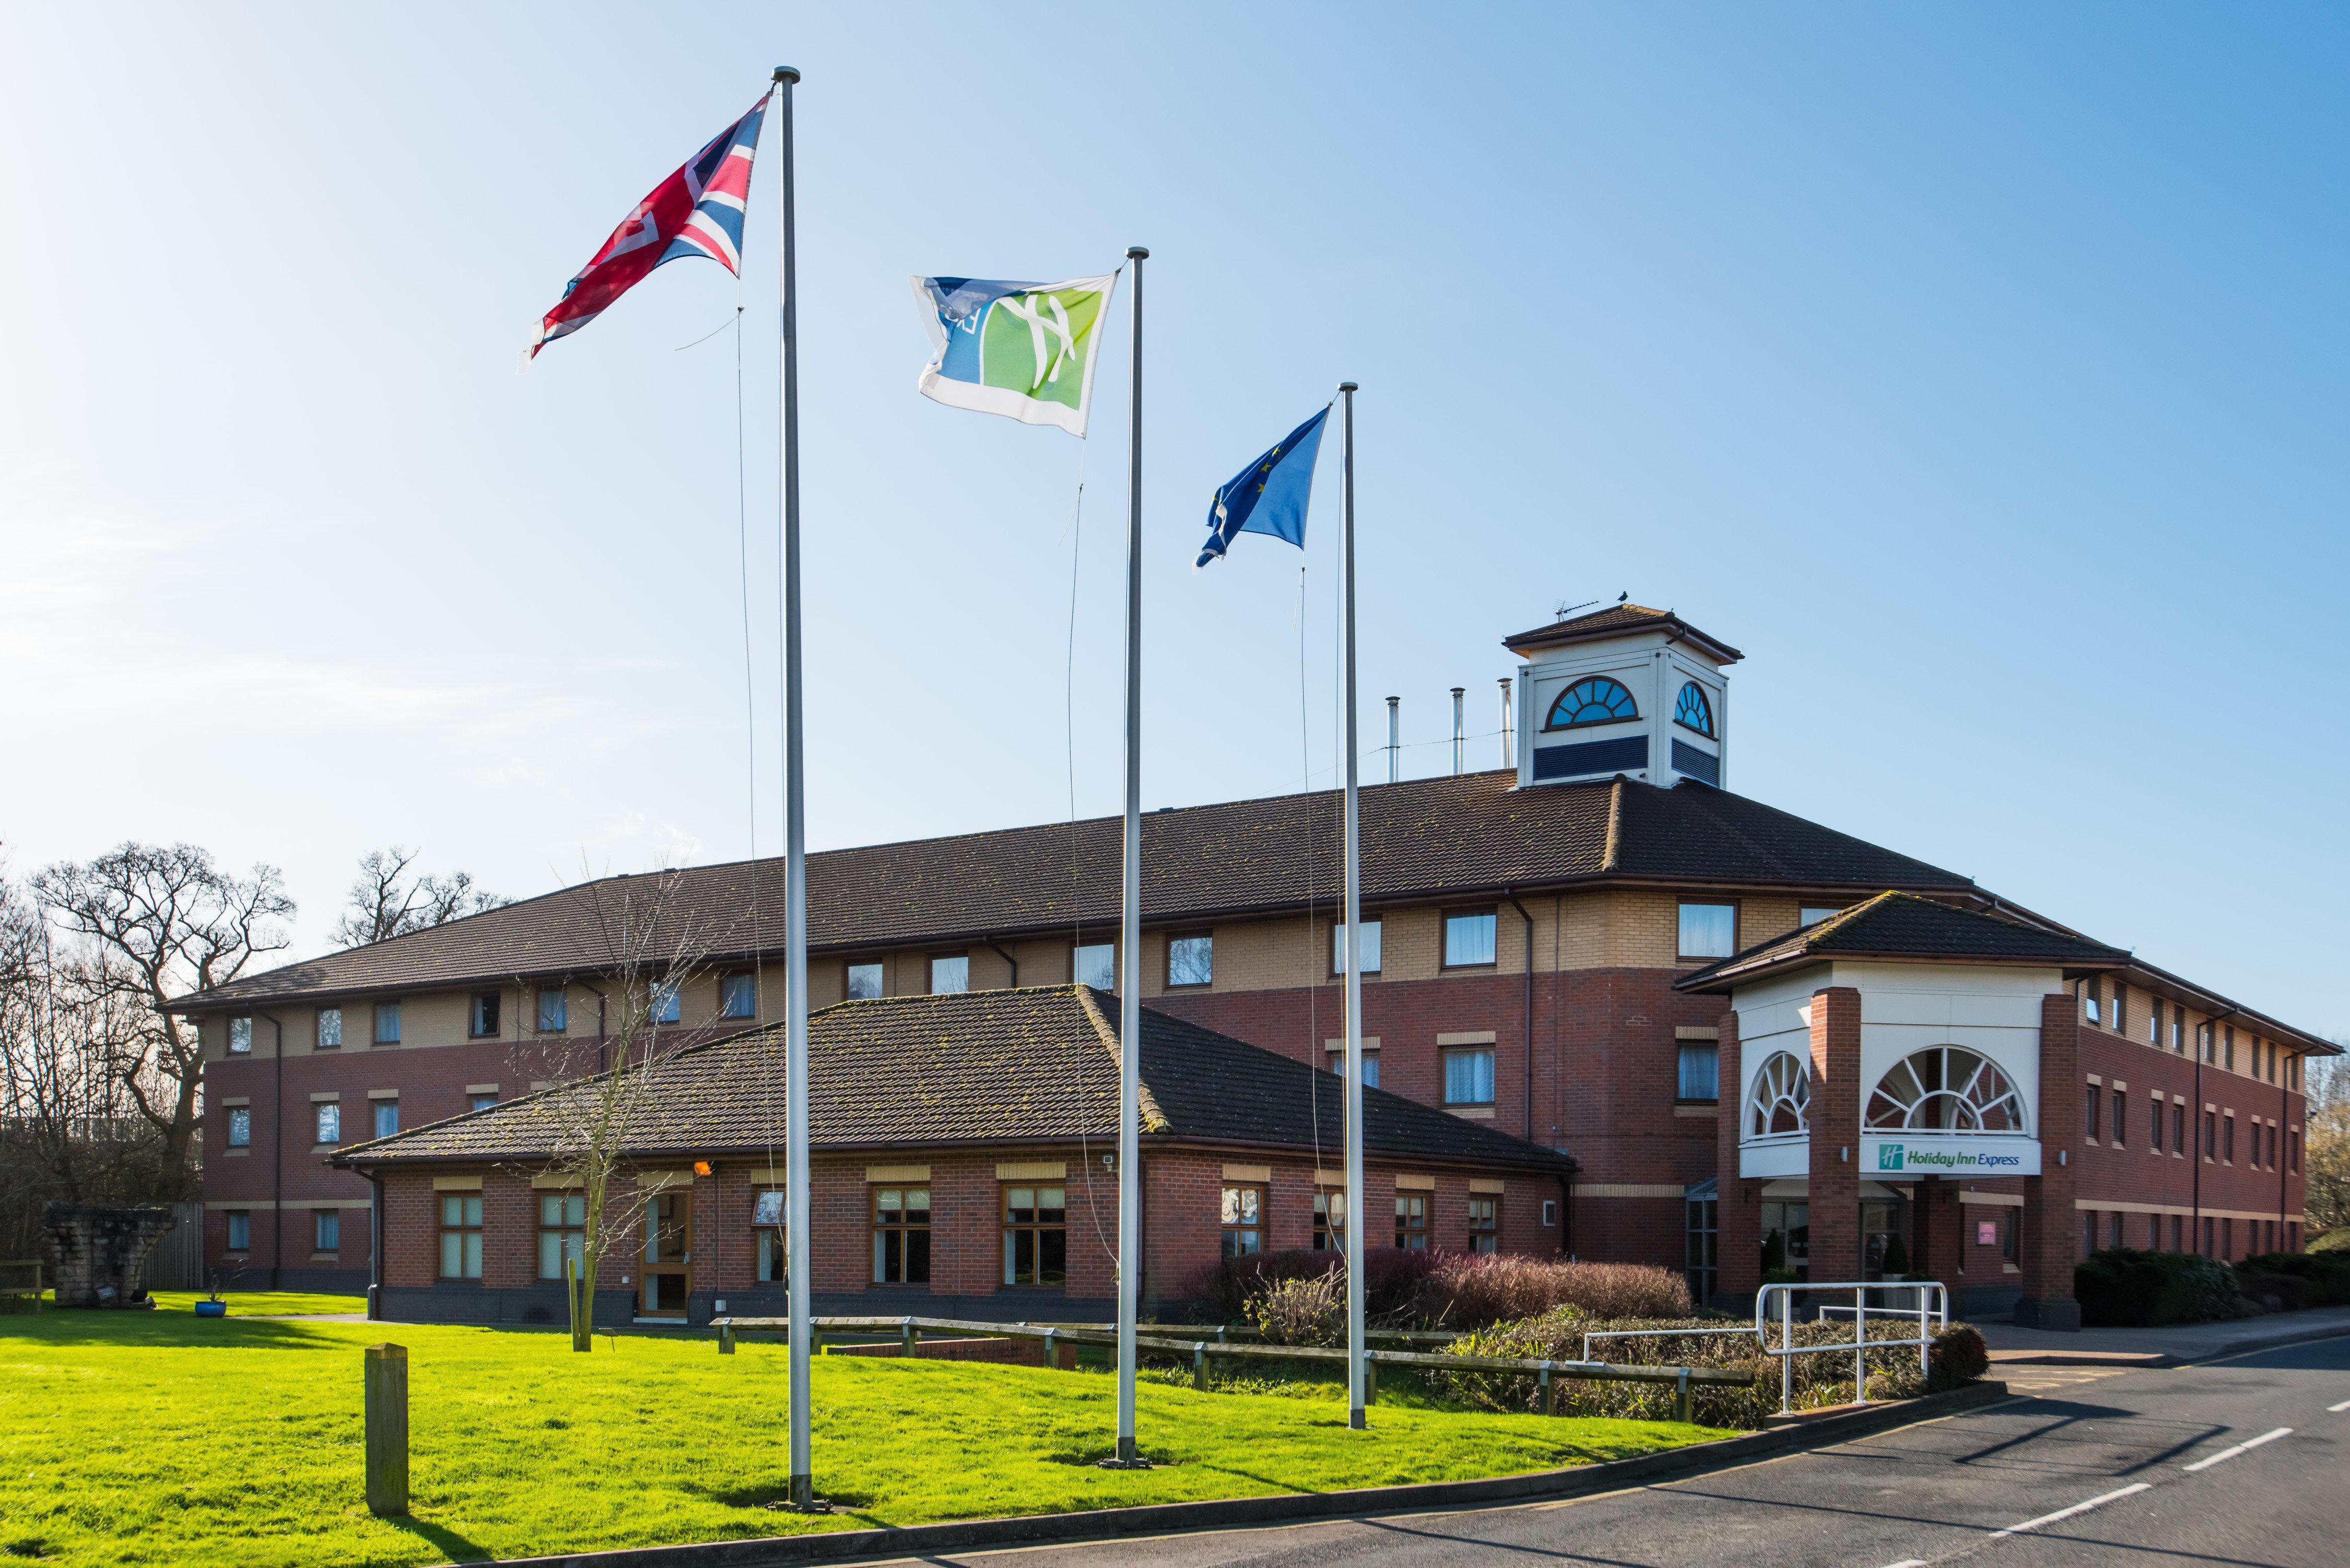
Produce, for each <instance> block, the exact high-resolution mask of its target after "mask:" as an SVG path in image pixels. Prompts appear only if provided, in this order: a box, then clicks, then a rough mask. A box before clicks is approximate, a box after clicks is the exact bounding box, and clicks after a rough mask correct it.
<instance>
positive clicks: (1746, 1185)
mask: <svg viewBox="0 0 2350 1568" xmlns="http://www.w3.org/2000/svg"><path fill="white" fill-rule="evenodd" d="M1718 1027H1719V1028H1720V1030H1721V1041H1720V1044H1721V1055H1720V1058H1719V1062H1720V1066H1721V1108H1720V1110H1718V1111H1717V1112H1716V1113H1715V1116H1716V1118H1717V1119H1716V1121H1715V1123H1714V1129H1715V1130H1714V1146H1713V1147H1714V1161H1713V1169H1714V1187H1715V1189H1716V1190H1717V1191H1719V1192H1720V1194H1721V1204H1720V1207H1719V1208H1717V1209H1716V1210H1715V1211H1714V1212H1715V1217H1716V1219H1717V1220H1719V1222H1720V1225H1721V1234H1720V1236H1719V1237H1718V1238H1717V1240H1716V1248H1717V1252H1716V1257H1717V1260H1718V1262H1719V1264H1720V1268H1721V1272H1720V1273H1719V1274H1718V1275H1717V1277H1716V1281H1715V1285H1714V1296H1715V1299H1716V1301H1717V1302H1719V1303H1721V1305H1722V1306H1723V1307H1724V1308H1726V1309H1727V1310H1729V1311H1731V1312H1742V1311H1744V1310H1745V1309H1746V1308H1747V1307H1749V1306H1751V1305H1752V1304H1753V1299H1754V1293H1755V1292H1756V1291H1757V1290H1759V1289H1761V1288H1762V1285H1763V1199H1762V1196H1761V1194H1762V1191H1763V1184H1762V1183H1761V1182H1759V1181H1742V1180H1740V1179H1739V1176H1738V1134H1739V1128H1740V1127H1742V1126H1743V1125H1744V1118H1745V1115H1746V1096H1745V1094H1744V1093H1743V1090H1742V1085H1743V1084H1744V1083H1745V1069H1744V1068H1743V1067H1742V1066H1741V1065H1740V1064H1741V1063H1742V1061H1743V1060H1744V1059H1745V1058H1744V1056H1743V1054H1742V1053H1741V1052H1740V1050H1739V1048H1738V1014H1737V1013H1735V1012H1725V1013H1723V1014H1722V1015H1721V1022H1720V1024H1719V1025H1718Z"/></svg>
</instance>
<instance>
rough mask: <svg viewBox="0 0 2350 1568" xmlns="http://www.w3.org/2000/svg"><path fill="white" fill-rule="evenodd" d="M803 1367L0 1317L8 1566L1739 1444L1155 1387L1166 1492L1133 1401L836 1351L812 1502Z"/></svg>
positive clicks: (1134, 1496) (382, 1553)
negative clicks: (383, 1481)
mask: <svg viewBox="0 0 2350 1568" xmlns="http://www.w3.org/2000/svg"><path fill="white" fill-rule="evenodd" d="M384 1339H391V1340H394V1341H396V1342H398V1343H400V1344H403V1345H407V1346H408V1349H409V1377H410V1398H411V1407H410V1428H411V1459H410V1477H411V1507H412V1510H413V1513H412V1517H411V1518H409V1519H406V1520H379V1519H375V1518H372V1517H371V1516H369V1513H368V1512H367V1511H366V1508H365V1505H364V1504H363V1502H362V1501H361V1499H360V1489H361V1480H362V1470H363V1466H362V1451H361V1436H362V1434H361V1417H360V1370H359V1365H360V1356H359V1351H360V1347H361V1346H363V1345H368V1344H370V1343H374V1342H377V1341H380V1340H384ZM785 1386H786V1375H785V1359H784V1353H783V1350H782V1347H781V1346H778V1345H747V1344H746V1345H743V1347H742V1348H741V1351H740V1353H739V1354H737V1355H732V1356H722V1355H718V1354H717V1352H716V1349H715V1347H714V1345H712V1343H711V1342H710V1341H709V1340H707V1339H685V1338H678V1337H658V1336H645V1337H632V1336H627V1335H623V1336H621V1337H619V1339H618V1340H616V1341H608V1340H605V1339H603V1338H601V1337H599V1338H598V1348H597V1350H596V1352H595V1353H594V1354H593V1355H575V1354H573V1353H572V1351H571V1350H570V1348H569V1341H568V1339H567V1337H566V1336H564V1335H562V1334H550V1333H533V1332H515V1331H511V1330H505V1331H501V1330H491V1329H477V1328H454V1327H423V1326H414V1325H404V1324H403V1325H391V1324H325V1323H295V1322H271V1321H265V1320H255V1319H251V1318H245V1319H239V1318H236V1317H231V1318H228V1319H225V1320H221V1321H211V1320H200V1319H196V1318H193V1317H190V1316H186V1315H182V1314H177V1313H169V1312H157V1313H151V1314H100V1313H82V1312H72V1313H54V1314H42V1315H41V1316H39V1317H37V1318H36V1317H13V1318H0V1553H5V1554H7V1555H10V1556H18V1557H39V1558H46V1559H48V1560H50V1561H54V1562H58V1563H135V1564H179V1563H223V1562H234V1563H251V1564H295V1563H300V1564H305V1565H309V1564H317V1565H321V1568H326V1565H359V1564H366V1565H379V1564H380V1565H387V1568H389V1565H393V1564H410V1563H438V1562H442V1561H445V1560H448V1559H452V1558H453V1559H455V1560H456V1561H458V1562H469V1561H479V1560H481V1559H484V1558H486V1557H490V1556H521V1555H526V1554H529V1553H533V1552H558V1551H592V1550H597V1549H599V1548H609V1547H620V1546H644V1545H655V1544H660V1543H664V1542H685V1541H714V1540H725V1539H729V1538H733V1537H739V1536H750V1535H773V1534H782V1533H785V1532H793V1531H797V1530H826V1529H854V1528H858V1527H863V1526H869V1525H899V1524H916V1523H924V1522H929V1521H937V1520H947V1519H966V1518H973V1517H980V1516H985V1515H990V1514H1005V1513H1042V1512H1055V1511H1064V1510H1070V1509H1087V1508H1107V1507H1118V1506H1121V1505H1126V1504H1133V1503H1145V1502H1173V1501H1187V1500H1193V1499H1203V1498H1222V1497H1246V1496H1254V1495H1260V1494H1263V1493H1269V1492H1284V1491H1309V1492H1310V1491H1325V1490H1337V1489H1341V1488H1347V1487H1359V1486H1379V1485H1392V1484H1397V1483H1401V1482H1409V1481H1432V1480H1465V1479H1470V1478H1473V1477H1479V1476H1492V1475H1508V1474H1514V1473H1519V1472H1523V1471H1527V1470H1536V1469H1552V1468H1556V1467H1560V1466H1565V1465H1575V1464H1581V1463H1588V1462H1592V1461H1595V1460H1599V1459H1618V1458H1626V1457H1629V1456H1632V1455H1637V1454H1645V1453H1652V1452H1655V1451H1657V1450H1659V1449H1669V1448H1676V1447H1679V1446H1681V1445H1683V1444H1687V1443H1691V1442H1698V1441H1701V1440H1703V1439H1705V1438H1713V1437H1719V1436H1723V1435H1725V1434H1722V1433H1720V1432H1717V1431H1713V1430H1711V1429H1709V1428H1701V1427H1691V1426H1682V1425H1678V1424H1674V1423H1669V1422H1655V1421H1618V1420H1596V1419H1593V1420H1584V1419H1550V1418H1545V1417H1533V1416H1511V1415H1488V1414H1482V1413H1471V1412H1464V1411H1456V1410H1443V1409H1431V1408H1397V1407H1389V1406H1384V1405H1382V1406H1378V1407H1374V1408H1373V1410H1372V1412H1371V1429H1370V1430H1369V1431H1368V1432H1367V1433H1353V1432H1349V1431H1347V1427H1346V1411H1345V1408H1344V1407H1343V1406H1340V1405H1338V1404H1337V1403H1336V1401H1333V1400H1328V1399H1315V1398H1295V1397H1280V1396H1263V1395H1252V1394H1234V1393H1208V1394H1202V1393H1197V1392H1194V1391H1193V1390H1191V1389H1189V1388H1170V1387H1166V1386H1153V1385H1145V1386H1142V1387H1141V1389H1140V1390H1139V1396H1138V1397H1139V1407H1138V1410H1139V1416H1138V1427H1139V1439H1140V1442H1141V1446H1142V1449H1143V1451H1144V1452H1145V1453H1146V1454H1148V1455H1149V1457H1150V1458H1151V1459H1155V1460H1158V1461H1159V1468H1157V1469H1151V1470H1148V1471H1140V1472H1136V1471H1114V1470H1098V1469H1094V1468H1092V1465H1091V1461H1092V1460H1094V1459H1099V1458H1101V1457H1103V1456H1104V1455H1105V1454H1107V1451H1108V1449H1109V1447H1110V1439H1111V1436H1112V1432H1113V1422H1114V1414H1113V1412H1114V1405H1113V1397H1114V1387H1113V1385H1112V1383H1111V1381H1110V1380H1109V1379H1108V1378H1107V1377H1103V1376H1097V1375H1092V1374H1086V1373H1066V1372H1049V1371H1044V1370H1039V1369H1033V1368H1027V1367H1014V1366H984V1365H978V1364H972V1363H950V1362H926V1361H915V1362H911V1363H900V1362H898V1361H895V1360H879V1359H866V1358H852V1357H829V1356H827V1357H821V1358H819V1359H818V1360H817V1362H816V1372H815V1406H816V1426H815V1442H816V1480H817V1483H818V1489H819V1490H821V1491H823V1492H824V1493H826V1494H827V1495H828V1496H830V1497H831V1498H832V1499H833V1501H834V1502H835V1503H836V1505H837V1507H838V1508H839V1510H840V1511H837V1512H836V1513H833V1514H831V1515H828V1516H824V1517H820V1518H814V1519H804V1518H801V1517H799V1516H796V1515H793V1514H789V1513H781V1512H776V1511H771V1510H769V1509H768V1508H767V1507H766V1506H765V1505H766V1504H768V1503H770V1502H772V1501H775V1500H776V1499H777V1498H779V1497H781V1496H782V1495H783V1494H784V1490H785V1479H786V1477H785V1463H784V1421H785Z"/></svg>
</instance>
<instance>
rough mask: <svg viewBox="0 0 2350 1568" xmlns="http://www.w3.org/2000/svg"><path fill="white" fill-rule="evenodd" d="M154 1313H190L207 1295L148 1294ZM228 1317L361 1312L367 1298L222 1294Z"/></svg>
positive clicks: (309, 1293) (282, 1293) (289, 1293)
mask: <svg viewBox="0 0 2350 1568" xmlns="http://www.w3.org/2000/svg"><path fill="white" fill-rule="evenodd" d="M148 1294H149V1295H151V1296H152V1297H154V1298H155V1310H156V1311H157V1312H175V1313H182V1314H184V1313H189V1312H192V1311H193V1310H194V1308H195V1304H196V1303H198V1302H200V1301H203V1300H206V1299H207V1298H208V1297H209V1296H210V1295H211V1292H209V1291H150V1292H148ZM221 1299H222V1300H223V1301H224V1302H226V1303H228V1314H229V1316H231V1317H303V1316H310V1315H315V1314H319V1313H330V1312H365V1311H367V1297H365V1296H344V1295H322V1294H320V1293H317V1292H316V1291H223V1292H222V1293H221Z"/></svg>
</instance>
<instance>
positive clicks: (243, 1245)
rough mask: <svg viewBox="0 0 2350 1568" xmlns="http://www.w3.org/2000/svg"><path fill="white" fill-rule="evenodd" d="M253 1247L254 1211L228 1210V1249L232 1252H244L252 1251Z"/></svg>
mask: <svg viewBox="0 0 2350 1568" xmlns="http://www.w3.org/2000/svg"><path fill="white" fill-rule="evenodd" d="M252 1247H253V1213H252V1211H251V1210H245V1209H232V1210H229V1211H228V1250H229V1251H232V1252H244V1251H251V1250H252Z"/></svg>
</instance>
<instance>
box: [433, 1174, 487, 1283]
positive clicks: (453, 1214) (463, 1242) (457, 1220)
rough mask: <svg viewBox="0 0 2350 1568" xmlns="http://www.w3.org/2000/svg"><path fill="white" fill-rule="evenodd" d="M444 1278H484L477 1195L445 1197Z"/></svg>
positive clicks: (443, 1219) (454, 1194)
mask: <svg viewBox="0 0 2350 1568" xmlns="http://www.w3.org/2000/svg"><path fill="white" fill-rule="evenodd" d="M441 1277H442V1279H444V1280H478V1279H480V1278H481V1277H482V1195H481V1194H480V1193H478V1192H470V1193H461V1192H448V1193H443V1194H442V1198H441Z"/></svg>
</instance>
